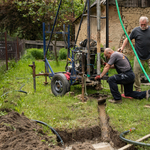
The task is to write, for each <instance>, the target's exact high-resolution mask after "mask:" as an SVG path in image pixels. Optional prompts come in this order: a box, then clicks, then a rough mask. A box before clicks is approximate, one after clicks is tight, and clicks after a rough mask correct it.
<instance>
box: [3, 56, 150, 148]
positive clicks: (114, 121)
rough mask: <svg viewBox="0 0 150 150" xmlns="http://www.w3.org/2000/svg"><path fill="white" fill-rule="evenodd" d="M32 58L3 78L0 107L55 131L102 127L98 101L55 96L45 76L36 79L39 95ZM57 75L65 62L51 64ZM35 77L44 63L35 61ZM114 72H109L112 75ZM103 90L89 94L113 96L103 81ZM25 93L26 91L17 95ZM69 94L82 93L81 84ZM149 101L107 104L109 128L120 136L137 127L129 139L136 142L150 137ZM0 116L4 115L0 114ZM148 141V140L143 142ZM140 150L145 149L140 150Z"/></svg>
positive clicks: (16, 65) (73, 87)
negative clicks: (34, 85)
mask: <svg viewBox="0 0 150 150" xmlns="http://www.w3.org/2000/svg"><path fill="white" fill-rule="evenodd" d="M32 61H33V60H32V59H22V60H20V61H19V62H18V63H16V64H13V67H12V69H9V70H8V71H6V72H5V73H1V75H0V81H1V83H0V106H1V108H12V109H14V110H15V111H17V112H19V113H22V112H24V114H25V116H27V117H28V118H30V119H34V120H40V121H43V122H45V123H47V124H49V125H50V126H52V127H53V128H59V129H62V130H64V129H77V128H82V127H88V126H93V125H98V124H99V119H98V116H99V115H98V110H97V101H96V100H93V99H90V100H88V101H87V102H85V103H82V102H81V101H80V100H79V99H77V98H74V97H72V96H70V95H65V96H63V97H55V96H54V95H53V94H52V92H51V87H50V79H48V82H49V84H48V85H44V81H45V77H44V76H39V77H36V92H34V88H33V78H32V69H31V67H29V66H28V65H31V64H32ZM49 62H50V65H51V67H52V68H53V71H54V72H59V71H64V68H65V64H66V61H61V62H60V63H59V66H58V65H56V63H55V61H49ZM35 65H36V74H38V73H40V72H42V71H43V72H44V62H43V61H37V60H35ZM113 73H114V71H110V72H109V75H112V74H113ZM102 84H103V86H104V89H103V90H102V91H96V90H91V89H88V90H87V93H88V94H90V93H96V92H97V93H109V94H110V95H111V93H110V90H109V86H108V84H107V82H105V81H104V82H103V81H102ZM148 89H149V86H142V90H148ZM18 90H22V91H25V92H27V94H25V93H23V92H18ZM70 91H74V92H75V95H78V94H81V91H82V89H81V85H75V86H71V89H70ZM146 104H150V101H147V100H146V99H143V100H136V99H125V98H123V103H122V104H111V103H109V102H108V101H107V102H106V112H107V114H108V116H109V117H110V122H109V123H110V125H111V126H112V127H113V129H115V130H117V131H118V132H119V133H121V132H123V131H126V130H129V129H130V128H132V127H134V128H136V130H135V131H133V132H131V133H130V134H128V135H127V136H126V138H128V139H131V140H137V139H139V138H141V137H143V136H145V135H147V134H149V132H150V129H149V124H150V115H149V114H150V108H145V107H144V106H145V105H146ZM0 115H4V113H2V112H0ZM144 142H149V140H147V141H144ZM139 150H143V148H140V147H139Z"/></svg>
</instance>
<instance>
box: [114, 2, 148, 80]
mask: <svg viewBox="0 0 150 150" xmlns="http://www.w3.org/2000/svg"><path fill="white" fill-rule="evenodd" d="M115 2H116V7H117V12H118V16H119V20H120V23H121V26H122V28H123V31H124V33H125V34H126V37H127V39H128V41H129V43H130V45H131V47H132V49H133V52H134V54H135V56H136V58H137V60H138V63H139V65H140V67H141V69H142V70H143V72H144V74H145V76H146V78H147V80H148V81H149V82H150V79H149V77H148V75H147V73H146V71H145V69H144V68H143V66H142V64H141V61H140V59H139V57H138V55H137V53H136V51H135V49H134V46H133V44H132V42H131V40H130V38H129V36H128V34H127V32H126V30H125V28H124V25H123V22H122V20H121V16H120V12H119V6H118V2H117V0H115Z"/></svg>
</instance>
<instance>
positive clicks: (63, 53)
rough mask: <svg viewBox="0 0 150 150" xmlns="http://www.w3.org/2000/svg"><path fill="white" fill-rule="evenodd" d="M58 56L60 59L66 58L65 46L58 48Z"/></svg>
mask: <svg viewBox="0 0 150 150" xmlns="http://www.w3.org/2000/svg"><path fill="white" fill-rule="evenodd" d="M58 58H59V59H60V60H62V59H66V58H67V49H66V48H61V49H60V50H59V56H58Z"/></svg>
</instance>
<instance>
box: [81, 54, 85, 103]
mask: <svg viewBox="0 0 150 150" xmlns="http://www.w3.org/2000/svg"><path fill="white" fill-rule="evenodd" d="M84 68H85V55H84V53H82V102H84V88H85V83H84V73H85V72H84V71H85V70H84Z"/></svg>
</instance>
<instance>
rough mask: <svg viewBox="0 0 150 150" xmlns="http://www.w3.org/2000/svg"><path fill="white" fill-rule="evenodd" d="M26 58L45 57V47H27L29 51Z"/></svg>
mask: <svg viewBox="0 0 150 150" xmlns="http://www.w3.org/2000/svg"><path fill="white" fill-rule="evenodd" d="M24 58H27V59H28V58H31V59H37V60H38V59H44V54H43V49H37V48H31V49H27V53H26V54H25V55H24Z"/></svg>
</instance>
